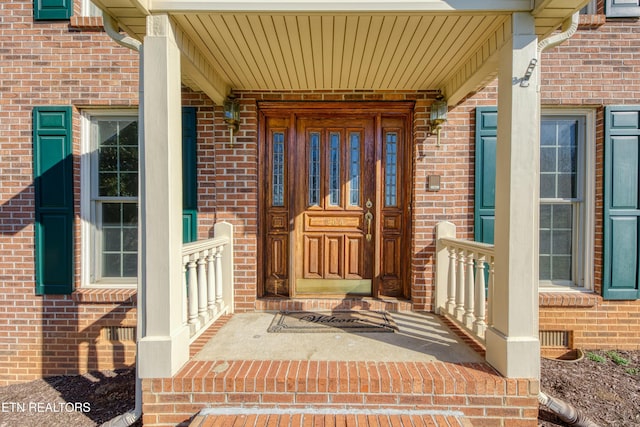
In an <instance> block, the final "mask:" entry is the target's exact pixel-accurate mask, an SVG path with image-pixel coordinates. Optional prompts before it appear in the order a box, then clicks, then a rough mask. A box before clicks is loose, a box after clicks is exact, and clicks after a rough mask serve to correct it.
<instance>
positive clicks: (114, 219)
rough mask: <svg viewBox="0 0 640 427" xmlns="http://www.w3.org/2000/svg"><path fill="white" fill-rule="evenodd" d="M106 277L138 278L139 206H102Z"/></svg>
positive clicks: (103, 252)
mask: <svg viewBox="0 0 640 427" xmlns="http://www.w3.org/2000/svg"><path fill="white" fill-rule="evenodd" d="M101 212H102V224H101V231H102V247H101V251H102V275H101V276H102V277H132V276H133V277H135V276H136V274H137V268H138V267H137V258H138V226H137V222H138V221H137V217H138V215H137V206H136V204H135V203H102V204H101Z"/></svg>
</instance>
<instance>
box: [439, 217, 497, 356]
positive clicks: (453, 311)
mask: <svg viewBox="0 0 640 427" xmlns="http://www.w3.org/2000/svg"><path fill="white" fill-rule="evenodd" d="M436 238H437V243H436V257H437V258H436V312H437V313H439V314H442V315H444V316H447V317H448V318H449V319H450V320H452V321H453V322H455V323H456V324H457V325H458V326H460V327H461V328H463V329H464V330H466V331H467V332H469V333H470V334H471V335H472V336H473V337H475V338H476V339H477V340H478V341H480V342H481V343H483V344H484V342H485V340H484V333H485V330H486V329H487V327H488V325H491V312H492V310H491V309H492V306H491V304H492V298H491V295H492V293H493V273H494V250H493V245H489V244H486V243H479V242H473V241H469V240H463V239H457V238H456V226H455V225H454V224H452V223H450V222H441V223H439V224H438V225H437V227H436Z"/></svg>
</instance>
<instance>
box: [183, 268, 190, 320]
mask: <svg viewBox="0 0 640 427" xmlns="http://www.w3.org/2000/svg"><path fill="white" fill-rule="evenodd" d="M188 263H189V257H182V301H183V303H182V304H183V306H182V323H184V324H186V323H187V322H188V320H189V296H188V295H187V264H188Z"/></svg>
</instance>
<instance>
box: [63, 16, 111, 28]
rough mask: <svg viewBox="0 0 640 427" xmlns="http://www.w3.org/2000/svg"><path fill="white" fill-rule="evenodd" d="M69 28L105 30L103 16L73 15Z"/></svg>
mask: <svg viewBox="0 0 640 427" xmlns="http://www.w3.org/2000/svg"><path fill="white" fill-rule="evenodd" d="M69 28H70V29H72V30H76V31H104V26H103V22H102V16H75V15H74V16H72V17H71V19H70V20H69Z"/></svg>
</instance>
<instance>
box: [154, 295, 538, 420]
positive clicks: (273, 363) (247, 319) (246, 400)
mask: <svg viewBox="0 0 640 427" xmlns="http://www.w3.org/2000/svg"><path fill="white" fill-rule="evenodd" d="M321 307H322V308H317V307H313V309H310V307H300V309H305V310H307V311H324V310H327V307H324V306H321ZM329 308H330V307H329ZM375 309H378V308H377V307H375ZM389 312H390V313H391V316H392V317H393V318H394V319H395V322H396V324H397V325H398V326H399V332H395V333H358V334H356V333H347V332H339V333H309V334H305V333H276V334H272V333H268V332H267V327H268V326H269V324H270V323H271V320H272V318H273V316H274V312H253V313H239V314H234V315H225V316H223V317H222V318H220V319H219V320H218V321H216V322H215V323H214V324H213V325H211V326H210V327H209V328H207V330H206V331H205V332H204V333H203V334H202V335H201V336H200V337H199V338H198V339H197V340H196V341H195V342H193V343H192V344H191V346H190V354H191V359H190V361H189V362H188V363H187V364H185V366H184V367H183V368H182V369H181V370H180V371H179V372H178V373H176V375H174V376H173V377H172V378H146V379H143V383H142V390H143V398H142V401H143V414H144V415H143V422H144V425H145V426H147V425H148V426H154V427H168V426H176V425H178V426H183V427H184V426H191V425H193V426H198V427H205V426H212V425H213V426H227V425H228V426H230V425H233V426H238V427H240V426H242V427H259V426H260V427H261V426H272V427H280V426H287V427H303V426H307V425H325V426H335V427H338V426H340V427H342V426H344V427H351V426H353V427H392V426H398V427H401V426H412V427H418V426H420V427H423V426H437V427H440V426H448V427H452V426H455V427H461V426H465V427H466V426H470V425H473V426H476V427H482V426H498V425H500V426H505V427H506V426H514V427H515V426H518V427H523V426H526V427H534V426H535V425H536V423H537V421H536V419H537V413H538V401H537V394H538V390H539V384H538V381H537V380H534V379H522V378H521V379H516V378H513V379H508V378H503V377H502V376H500V375H499V374H498V373H497V372H496V371H495V370H494V369H493V368H492V367H491V366H489V365H488V364H487V363H486V362H484V359H483V356H481V355H480V354H479V353H476V352H475V351H474V350H473V349H472V348H471V346H468V345H467V344H466V343H465V341H464V340H463V339H461V338H460V337H458V336H457V335H456V334H455V333H454V332H452V330H451V329H449V327H448V326H447V323H446V322H447V321H446V320H445V319H442V318H440V317H438V316H434V315H431V314H424V313H416V312H409V311H407V312H405V311H399V312H396V311H393V310H389ZM476 347H477V346H476ZM197 414H199V415H197Z"/></svg>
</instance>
